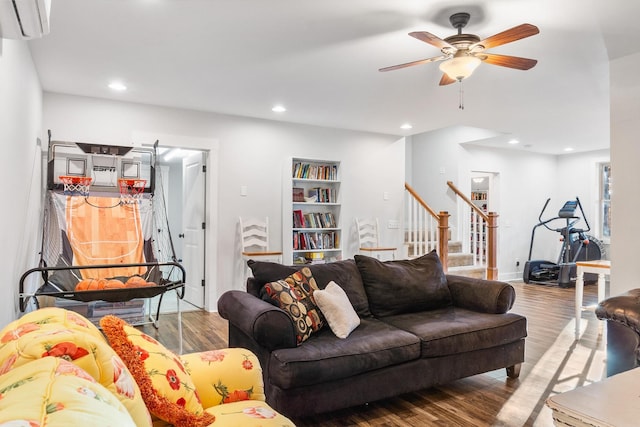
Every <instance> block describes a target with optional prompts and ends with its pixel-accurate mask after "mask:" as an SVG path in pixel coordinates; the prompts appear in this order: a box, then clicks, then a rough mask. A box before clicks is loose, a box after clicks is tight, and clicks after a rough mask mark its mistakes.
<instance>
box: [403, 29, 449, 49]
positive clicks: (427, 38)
mask: <svg viewBox="0 0 640 427" xmlns="http://www.w3.org/2000/svg"><path fill="white" fill-rule="evenodd" d="M409 35H410V36H411V37H414V38H416V39H418V40H421V41H423V42H425V43H429V44H430V45H432V46H435V47H437V48H438V49H444V48H445V47H448V48H452V49H455V48H454V47H453V46H452V45H451V44H449V43H447V42H446V41H444V40H442V39H441V38H440V37H438V36H434V35H433V34H431V33H428V32H426V31H414V32H412V33H409Z"/></svg>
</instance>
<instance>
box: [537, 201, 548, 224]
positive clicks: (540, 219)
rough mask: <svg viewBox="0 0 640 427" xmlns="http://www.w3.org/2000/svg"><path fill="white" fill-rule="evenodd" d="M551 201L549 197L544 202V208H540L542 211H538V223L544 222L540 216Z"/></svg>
mask: <svg viewBox="0 0 640 427" xmlns="http://www.w3.org/2000/svg"><path fill="white" fill-rule="evenodd" d="M550 201H551V197H549V198H548V199H547V201H546V202H544V206H543V207H542V210H541V211H540V215H538V221H539V222H544V221H542V214H543V213H544V211H545V210H546V209H547V205H548V204H549V202H550Z"/></svg>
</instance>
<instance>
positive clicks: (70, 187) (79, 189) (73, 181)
mask: <svg viewBox="0 0 640 427" xmlns="http://www.w3.org/2000/svg"><path fill="white" fill-rule="evenodd" d="M58 178H59V179H60V181H61V182H62V184H63V186H64V194H65V195H67V196H83V197H87V196H89V187H91V182H92V181H93V178H91V177H88V176H66V175H61V176H59V177H58Z"/></svg>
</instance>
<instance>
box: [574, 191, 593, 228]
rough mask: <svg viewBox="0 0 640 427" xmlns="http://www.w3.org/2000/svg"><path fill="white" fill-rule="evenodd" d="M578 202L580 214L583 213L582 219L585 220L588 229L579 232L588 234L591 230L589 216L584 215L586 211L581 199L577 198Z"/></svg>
mask: <svg viewBox="0 0 640 427" xmlns="http://www.w3.org/2000/svg"><path fill="white" fill-rule="evenodd" d="M576 201H577V202H578V206H579V207H580V213H582V219H584V223H585V224H587V228H586V229H584V230H579V231H583V232H585V233H586V232H587V231H590V230H591V226H590V225H589V221H588V220H587V216H586V215H585V214H584V209H582V203H580V199H579V198H578V196H576Z"/></svg>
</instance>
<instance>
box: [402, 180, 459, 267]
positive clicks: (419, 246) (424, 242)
mask: <svg viewBox="0 0 640 427" xmlns="http://www.w3.org/2000/svg"><path fill="white" fill-rule="evenodd" d="M404 187H405V190H406V191H405V201H406V211H405V212H406V215H407V216H406V221H405V239H404V240H405V246H406V252H407V253H406V255H407V256H408V257H409V258H415V257H419V256H422V255H424V254H427V253H429V252H431V251H432V250H434V249H435V250H436V251H437V252H438V255H439V256H440V260H441V262H442V265H443V267H445V268H446V265H447V258H448V247H447V237H446V236H448V234H449V225H448V221H449V214H448V213H447V212H440V213H436V212H435V211H434V210H433V209H431V208H430V207H429V206H428V205H427V204H426V203H425V202H424V200H422V198H421V197H420V196H419V195H418V194H417V193H416V192H415V190H414V189H413V188H411V186H410V185H409V184H406V183H405V185H404Z"/></svg>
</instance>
